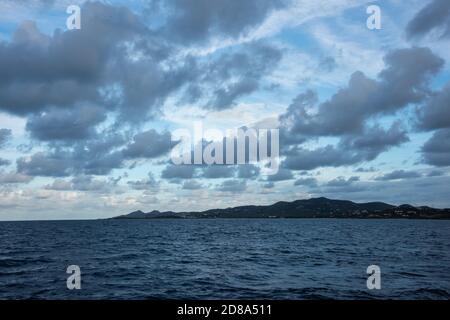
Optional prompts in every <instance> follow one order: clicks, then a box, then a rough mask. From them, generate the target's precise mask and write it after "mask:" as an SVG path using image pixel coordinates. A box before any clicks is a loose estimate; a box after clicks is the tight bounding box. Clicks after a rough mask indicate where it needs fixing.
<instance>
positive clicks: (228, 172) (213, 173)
mask: <svg viewBox="0 0 450 320" xmlns="http://www.w3.org/2000/svg"><path fill="white" fill-rule="evenodd" d="M202 171H203V172H202V175H201V176H202V177H203V178H206V179H221V178H231V177H233V176H234V175H235V173H236V167H235V166H227V165H211V166H206V167H204V168H203V169H202Z"/></svg>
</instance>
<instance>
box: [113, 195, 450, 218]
mask: <svg viewBox="0 0 450 320" xmlns="http://www.w3.org/2000/svg"><path fill="white" fill-rule="evenodd" d="M218 218H233V219H236V218H264V219H276V218H352V219H450V209H449V208H447V209H436V208H431V207H428V206H419V207H417V206H412V205H409V204H403V205H400V206H395V205H391V204H387V203H384V202H367V203H356V202H352V201H349V200H333V199H327V198H324V197H320V198H311V199H306V200H295V201H292V202H287V201H279V202H277V203H274V204H272V205H267V206H256V205H248V206H239V207H234V208H225V209H210V210H206V211H189V212H172V211H165V212H160V211H157V210H153V211H150V212H143V211H140V210H138V211H134V212H131V213H129V214H126V215H121V216H118V217H114V218H112V219H218Z"/></svg>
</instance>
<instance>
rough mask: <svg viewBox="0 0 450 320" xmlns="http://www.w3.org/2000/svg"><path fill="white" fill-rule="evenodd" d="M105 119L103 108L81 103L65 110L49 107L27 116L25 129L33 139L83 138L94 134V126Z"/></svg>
mask: <svg viewBox="0 0 450 320" xmlns="http://www.w3.org/2000/svg"><path fill="white" fill-rule="evenodd" d="M105 119H106V116H105V111H104V109H103V108H100V107H96V106H88V105H82V106H80V107H77V108H74V109H70V110H65V109H57V108H50V109H48V110H46V111H43V112H41V113H39V114H37V115H32V116H30V117H29V118H28V122H27V126H26V128H27V130H28V131H29V132H30V133H31V135H32V137H33V138H35V139H39V140H43V141H52V140H63V141H71V140H83V139H88V138H91V137H92V136H94V135H95V133H96V132H95V128H94V127H95V126H96V125H97V124H99V123H100V122H102V121H104V120H105Z"/></svg>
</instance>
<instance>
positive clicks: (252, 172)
mask: <svg viewBox="0 0 450 320" xmlns="http://www.w3.org/2000/svg"><path fill="white" fill-rule="evenodd" d="M260 171H261V170H260V168H259V167H257V166H255V165H253V164H245V165H239V168H238V175H237V176H238V178H243V179H255V178H256V177H258V175H259V173H260Z"/></svg>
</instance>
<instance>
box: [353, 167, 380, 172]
mask: <svg viewBox="0 0 450 320" xmlns="http://www.w3.org/2000/svg"><path fill="white" fill-rule="evenodd" d="M375 171H377V170H376V169H375V168H374V167H369V168H364V167H359V168H358V169H356V170H355V172H360V173H367V172H375Z"/></svg>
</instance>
